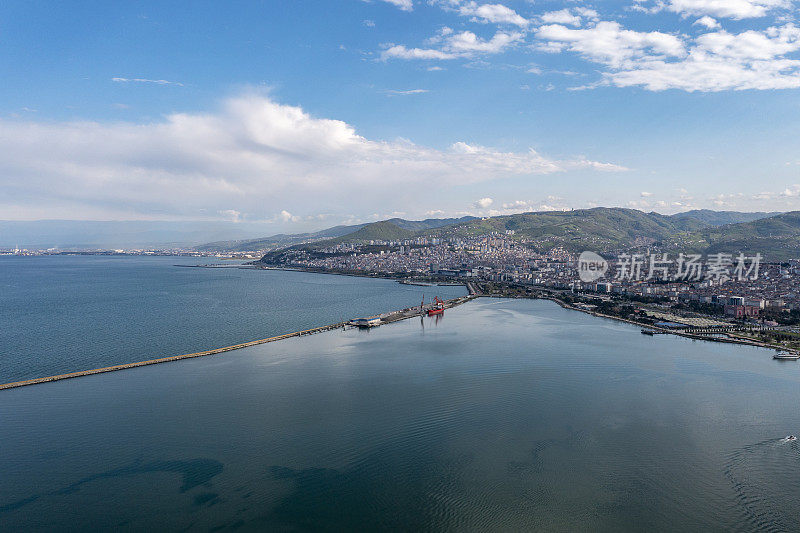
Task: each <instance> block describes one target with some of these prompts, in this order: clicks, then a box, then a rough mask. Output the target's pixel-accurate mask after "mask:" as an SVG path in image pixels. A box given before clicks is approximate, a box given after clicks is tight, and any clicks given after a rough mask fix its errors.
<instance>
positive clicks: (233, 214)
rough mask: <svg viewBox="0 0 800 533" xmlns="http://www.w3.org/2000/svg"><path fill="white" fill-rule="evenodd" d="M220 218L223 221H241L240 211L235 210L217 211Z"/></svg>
mask: <svg viewBox="0 0 800 533" xmlns="http://www.w3.org/2000/svg"><path fill="white" fill-rule="evenodd" d="M218 213H219V214H220V215H222V218H224V219H225V220H230V221H231V222H241V220H242V213H241V211H237V210H236V209H223V210H221V211H218Z"/></svg>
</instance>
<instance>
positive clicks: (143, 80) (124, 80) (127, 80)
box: [111, 78, 183, 87]
mask: <svg viewBox="0 0 800 533" xmlns="http://www.w3.org/2000/svg"><path fill="white" fill-rule="evenodd" d="M111 81H113V82H116V83H152V84H155V85H175V86H176V87H183V84H182V83H179V82H177V81H168V80H151V79H147V78H111Z"/></svg>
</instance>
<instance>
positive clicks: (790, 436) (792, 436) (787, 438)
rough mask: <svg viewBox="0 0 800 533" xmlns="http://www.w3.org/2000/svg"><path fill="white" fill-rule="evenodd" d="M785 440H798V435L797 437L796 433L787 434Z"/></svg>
mask: <svg viewBox="0 0 800 533" xmlns="http://www.w3.org/2000/svg"><path fill="white" fill-rule="evenodd" d="M784 440H786V441H787V442H792V441H795V440H797V437H795V436H794V435H787V437H786V439H784Z"/></svg>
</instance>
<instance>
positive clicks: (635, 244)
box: [293, 207, 800, 260]
mask: <svg viewBox="0 0 800 533" xmlns="http://www.w3.org/2000/svg"><path fill="white" fill-rule="evenodd" d="M710 213H713V212H710ZM710 213H709V212H702V215H698V216H676V215H672V216H667V215H661V214H659V213H645V212H643V211H638V210H636V209H624V208H605V207H598V208H593V209H577V210H573V211H548V212H531V213H520V214H514V215H504V216H497V217H489V218H480V219H478V218H475V219H467V220H465V219H458V221H457V222H455V223H451V224H448V225H439V226H438V227H432V228H427V229H421V230H418V231H413V229H408V228H413V227H414V226H408V227H407V228H403V227H400V226H399V225H398V223H397V222H396V221H395V220H386V221H382V222H376V223H372V224H366V225H364V226H362V227H361V228H359V229H358V230H356V231H354V232H352V233H348V234H346V235H342V236H339V237H337V238H334V239H325V240H320V241H318V242H315V243H312V244H304V245H301V246H295V247H293V248H295V249H298V250H300V249H302V250H305V251H307V252H309V251H314V250H318V249H319V248H323V247H327V246H331V245H335V244H341V243H357V242H361V243H363V242H368V241H372V240H376V241H398V240H406V239H412V238H414V237H418V236H440V237H462V238H467V237H475V236H483V235H489V234H491V233H506V232H509V233H510V232H511V231H513V234H514V238H515V239H524V240H525V242H526V243H527V244H528V245H529V246H531V247H532V248H534V249H536V250H538V251H541V252H546V251H549V250H551V249H553V248H554V247H557V246H560V247H563V248H565V249H567V250H569V251H572V252H580V251H583V250H595V251H599V252H619V251H638V252H647V251H649V250H651V249H659V250H663V251H667V252H672V253H678V252H686V253H715V252H720V251H722V252H729V253H738V252H745V253H747V254H754V253H761V254H762V255H763V256H764V257H765V258H767V259H769V260H785V259H789V258H800V212H792V213H784V214H779V215H775V216H771V217H766V218H758V219H756V220H752V221H748V222H738V223H731V224H723V225H714V224H711V223H709V222H704V221H703V220H700V219H699V218H705V219H706V220H711V221H712V222H719V221H721V220H725V219H727V218H740V217H742V216H744V215H748V214H743V213H732V212H728V213H727V214H724V215H721V216H719V217H713V216H711V214H710ZM752 216H756V214H752ZM440 222H441V221H440ZM428 224H431V223H430V222H428Z"/></svg>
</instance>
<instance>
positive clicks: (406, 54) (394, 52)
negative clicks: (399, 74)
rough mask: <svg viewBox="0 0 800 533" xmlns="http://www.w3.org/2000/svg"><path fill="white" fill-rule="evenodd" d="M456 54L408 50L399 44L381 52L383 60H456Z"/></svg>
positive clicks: (418, 49) (415, 49)
mask: <svg viewBox="0 0 800 533" xmlns="http://www.w3.org/2000/svg"><path fill="white" fill-rule="evenodd" d="M456 57H458V56H457V55H455V54H450V53H447V52H442V51H441V50H434V49H431V48H406V47H405V46H403V45H401V44H398V45H394V46H391V47H390V48H388V49H386V50H384V51H383V52H381V59H383V60H386V59H391V58H396V59H455V58H456Z"/></svg>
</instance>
